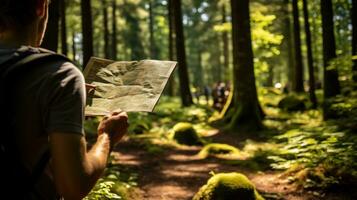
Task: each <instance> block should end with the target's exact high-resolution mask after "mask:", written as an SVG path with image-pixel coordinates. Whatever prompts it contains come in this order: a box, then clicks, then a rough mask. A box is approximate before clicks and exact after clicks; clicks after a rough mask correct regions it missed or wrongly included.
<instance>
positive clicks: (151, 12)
mask: <svg viewBox="0 0 357 200" xmlns="http://www.w3.org/2000/svg"><path fill="white" fill-rule="evenodd" d="M154 19H155V15H154V3H153V2H152V0H150V1H149V32H150V57H151V58H153V59H158V48H157V46H156V43H155V36H154V24H155V22H154Z"/></svg>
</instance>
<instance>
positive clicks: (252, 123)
mask: <svg viewBox="0 0 357 200" xmlns="http://www.w3.org/2000/svg"><path fill="white" fill-rule="evenodd" d="M231 8H232V34H233V35H232V40H233V66H234V67H233V89H232V91H233V96H232V97H231V100H229V101H228V103H229V105H228V106H227V105H226V106H225V110H226V108H228V109H227V111H226V113H225V118H224V121H228V125H227V127H226V128H227V129H228V130H242V131H243V130H244V131H248V130H249V131H254V130H259V129H261V128H262V127H263V125H262V115H261V114H262V112H261V109H260V105H259V102H258V95H257V90H256V85H255V76H254V62H253V49H252V38H251V30H250V14H249V0H240V1H237V0H231Z"/></svg>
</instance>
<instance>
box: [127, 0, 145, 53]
mask: <svg viewBox="0 0 357 200" xmlns="http://www.w3.org/2000/svg"><path fill="white" fill-rule="evenodd" d="M138 6H139V5H138V3H137V2H129V1H124V6H123V7H122V8H123V9H122V10H121V11H122V12H121V13H122V15H123V17H124V19H125V21H126V26H127V30H126V31H125V43H126V45H127V46H128V47H130V50H131V59H132V60H141V59H143V58H144V57H146V55H145V51H144V45H143V42H142V40H141V36H140V35H141V32H142V29H141V27H140V21H139V10H138V9H139V7H138Z"/></svg>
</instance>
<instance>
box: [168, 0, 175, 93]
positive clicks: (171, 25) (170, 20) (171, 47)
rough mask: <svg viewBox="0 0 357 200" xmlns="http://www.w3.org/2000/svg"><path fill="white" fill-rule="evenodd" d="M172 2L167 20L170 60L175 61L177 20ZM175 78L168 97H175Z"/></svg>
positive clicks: (171, 83) (171, 80) (169, 83)
mask: <svg viewBox="0 0 357 200" xmlns="http://www.w3.org/2000/svg"><path fill="white" fill-rule="evenodd" d="M172 1H173V0H167V11H168V13H167V18H168V25H169V38H168V39H169V60H175V58H174V46H175V38H174V33H175V24H174V22H175V20H174V16H173V11H172V10H173V7H172ZM174 88H175V77H174V74H173V76H171V77H170V79H169V82H168V85H167V89H166V91H167V95H169V96H174V95H175V89H174Z"/></svg>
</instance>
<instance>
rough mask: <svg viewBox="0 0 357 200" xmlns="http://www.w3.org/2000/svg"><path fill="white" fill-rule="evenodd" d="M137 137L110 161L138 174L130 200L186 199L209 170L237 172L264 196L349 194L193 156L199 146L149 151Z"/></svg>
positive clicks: (330, 199)
mask: <svg viewBox="0 0 357 200" xmlns="http://www.w3.org/2000/svg"><path fill="white" fill-rule="evenodd" d="M214 140H215V141H218V142H222V143H225V144H231V145H236V144H234V143H236V141H237V138H236V136H234V135H229V134H219V133H218V134H216V135H215V136H214ZM141 145H142V144H140V141H137V140H130V139H125V140H124V141H123V142H121V143H120V144H119V145H118V146H119V147H118V149H117V151H116V152H115V154H114V157H115V158H114V160H113V162H114V163H117V164H119V165H122V166H125V167H126V168H129V169H131V170H132V171H135V172H136V173H138V180H137V182H138V185H137V187H136V189H134V190H133V191H132V193H131V194H130V197H129V199H132V200H189V199H192V197H193V196H194V195H195V193H196V192H197V191H198V190H199V188H200V187H201V186H202V185H204V184H205V183H206V182H207V180H208V179H209V178H210V177H211V176H212V175H210V173H211V172H214V173H221V172H222V173H223V172H239V173H243V174H244V175H246V176H247V177H248V178H249V179H250V180H251V181H252V182H253V183H254V184H255V186H256V187H257V190H258V191H259V193H260V194H262V195H263V196H264V197H265V199H279V200H315V199H316V200H318V199H325V200H342V199H343V200H349V199H351V200H352V199H353V198H351V197H349V195H350V194H349V193H347V194H345V193H344V192H343V191H339V192H337V193H329V194H325V193H320V192H317V191H314V192H313V191H309V192H307V191H304V190H301V189H298V188H297V187H296V186H294V185H293V184H290V183H289V182H288V181H287V179H286V176H284V173H283V172H281V171H276V170H266V171H256V170H252V169H250V168H249V167H241V166H239V167H237V166H236V165H230V164H229V163H225V162H222V160H219V159H216V158H207V159H202V158H200V157H198V156H197V154H198V152H199V151H200V150H201V148H202V147H198V146H180V147H175V148H171V149H168V150H165V152H162V153H160V154H156V155H154V154H152V153H149V152H148V151H146V150H145V149H143V148H138V147H140V146H141Z"/></svg>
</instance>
